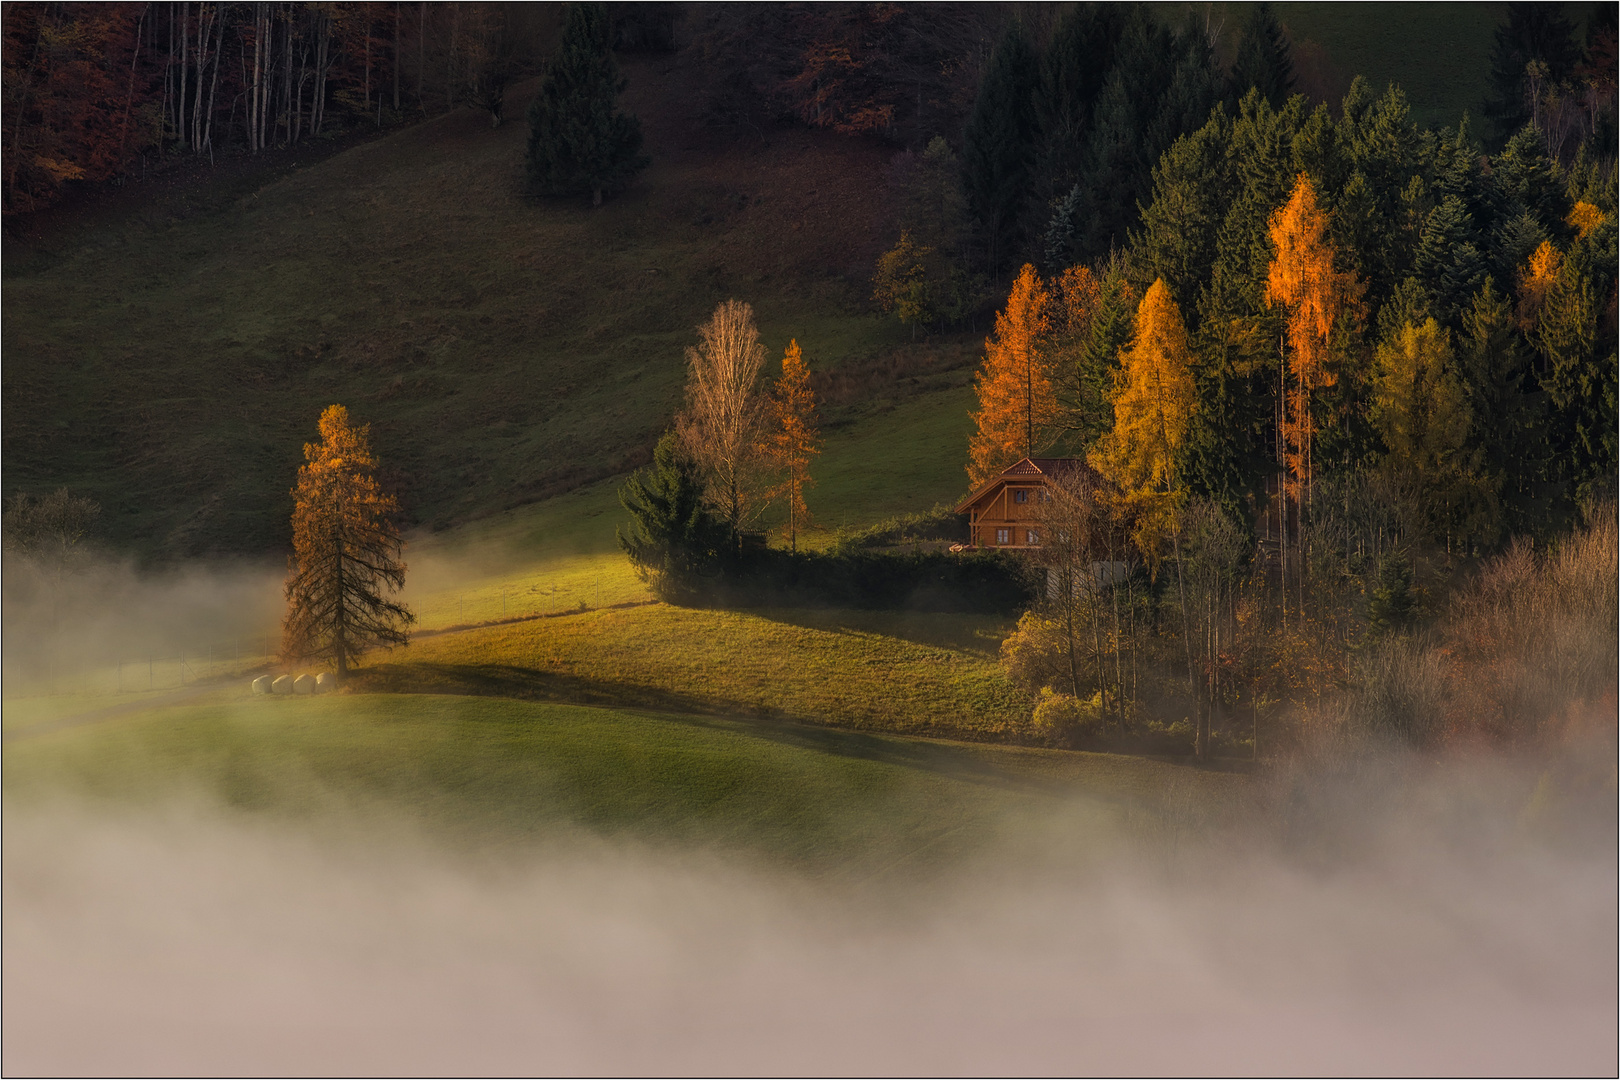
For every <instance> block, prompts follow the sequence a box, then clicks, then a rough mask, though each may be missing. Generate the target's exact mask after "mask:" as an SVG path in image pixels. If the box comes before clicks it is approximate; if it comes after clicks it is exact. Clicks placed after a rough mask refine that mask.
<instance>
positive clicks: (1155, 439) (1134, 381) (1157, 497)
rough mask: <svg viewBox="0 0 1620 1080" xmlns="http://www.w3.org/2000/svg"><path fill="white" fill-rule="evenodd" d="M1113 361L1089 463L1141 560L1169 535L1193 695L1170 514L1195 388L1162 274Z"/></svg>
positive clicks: (1178, 497) (1201, 748)
mask: <svg viewBox="0 0 1620 1080" xmlns="http://www.w3.org/2000/svg"><path fill="white" fill-rule="evenodd" d="M1119 359H1120V370H1119V377H1118V381H1117V383H1116V386H1115V389H1114V427H1113V430H1111V431H1109V432H1108V434H1107V435H1105V436H1103V438H1102V439H1101V440H1100V441H1099V442H1098V444H1097V446H1096V448H1095V449H1093V451H1092V453H1091V464H1092V466H1093V467H1094V468H1095V469H1097V471H1098V472H1100V473H1102V474H1103V476H1105V477H1107V478H1108V479H1109V480H1110V481H1111V482H1112V483H1113V485H1114V486H1115V488H1116V489H1117V490H1118V492H1119V502H1120V504H1121V505H1120V507H1119V509H1118V513H1119V515H1120V516H1121V517H1122V518H1128V519H1134V521H1135V526H1134V528H1133V529H1132V540H1133V541H1134V543H1135V544H1136V547H1137V550H1138V551H1140V552H1141V553H1142V555H1143V557H1144V558H1146V559H1147V560H1148V562H1149V564H1152V565H1156V564H1157V563H1158V562H1159V559H1160V558H1161V557H1162V552H1163V548H1164V540H1165V538H1166V537H1167V536H1169V537H1172V538H1174V540H1175V559H1176V582H1177V586H1178V588H1177V592H1178V593H1179V594H1180V598H1181V622H1182V639H1183V645H1184V646H1185V650H1186V654H1187V684H1188V690H1189V692H1190V693H1192V694H1193V695H1194V698H1195V699H1196V697H1197V691H1196V681H1195V678H1194V674H1193V660H1192V633H1191V624H1190V622H1189V612H1188V609H1187V595H1186V588H1185V585H1184V577H1183V574H1182V567H1181V536H1180V529H1179V516H1178V511H1179V510H1180V507H1181V503H1182V501H1183V499H1184V497H1185V489H1184V486H1183V484H1182V481H1181V476H1180V471H1179V469H1178V459H1179V458H1180V456H1181V448H1182V445H1183V444H1184V443H1185V442H1186V441H1187V432H1188V429H1189V428H1190V427H1191V426H1192V420H1193V414H1194V413H1195V412H1196V411H1197V408H1198V390H1197V386H1196V385H1195V383H1194V381H1193V375H1192V351H1191V349H1190V347H1189V345H1188V342H1187V327H1186V324H1185V323H1183V322H1182V319H1181V311H1180V309H1179V308H1177V307H1176V302H1175V300H1174V299H1173V298H1172V297H1171V296H1170V289H1169V287H1168V286H1167V285H1165V283H1164V279H1163V278H1159V279H1157V280H1155V281H1154V282H1153V284H1152V285H1151V286H1149V287H1148V291H1147V292H1146V293H1145V294H1144V295H1143V297H1142V303H1141V306H1139V307H1138V308H1137V309H1136V325H1135V327H1134V331H1133V333H1132V334H1131V341H1130V345H1129V346H1128V347H1127V348H1126V349H1125V351H1124V352H1122V353H1121V354H1120V358H1119ZM1206 731H1207V729H1206V725H1205V721H1204V719H1203V717H1202V716H1200V721H1199V728H1198V740H1197V750H1198V753H1199V755H1200V756H1202V755H1203V754H1204V753H1206V752H1207V749H1208V746H1207V738H1206Z"/></svg>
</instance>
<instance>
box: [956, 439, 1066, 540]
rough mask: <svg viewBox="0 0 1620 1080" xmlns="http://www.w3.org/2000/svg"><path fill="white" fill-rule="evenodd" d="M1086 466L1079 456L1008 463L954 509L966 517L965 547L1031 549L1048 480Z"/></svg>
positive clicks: (1035, 537) (1037, 538)
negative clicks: (999, 472)
mask: <svg viewBox="0 0 1620 1080" xmlns="http://www.w3.org/2000/svg"><path fill="white" fill-rule="evenodd" d="M1086 468H1089V466H1087V465H1086V464H1085V462H1083V461H1081V460H1080V459H1078V458H1024V459H1023V460H1022V461H1020V462H1017V463H1016V464H1014V465H1010V466H1008V467H1007V468H1006V469H1004V470H1003V471H1002V472H1001V475H999V476H997V477H995V478H994V479H992V480H991V481H989V482H988V483H986V484H985V485H984V486H982V487H980V488H979V490H978V491H975V492H974V493H973V494H972V495H969V496H968V497H967V499H966V500H965V501H964V502H963V503H962V505H961V506H958V507H957V508H956V512H957V513H958V514H966V515H967V516H968V535H969V537H970V539H969V541H968V546H970V547H978V548H1000V549H1003V550H1009V551H1033V550H1035V549H1038V548H1039V547H1040V546H1041V524H1040V510H1039V505H1040V501H1041V500H1042V499H1044V498H1045V497H1046V483H1047V480H1048V479H1049V478H1050V477H1052V476H1055V475H1057V474H1058V473H1060V472H1064V471H1067V470H1071V469H1086Z"/></svg>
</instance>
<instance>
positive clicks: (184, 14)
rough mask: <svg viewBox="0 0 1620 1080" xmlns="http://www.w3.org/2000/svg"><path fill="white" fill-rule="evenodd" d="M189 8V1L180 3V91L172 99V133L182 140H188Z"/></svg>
mask: <svg viewBox="0 0 1620 1080" xmlns="http://www.w3.org/2000/svg"><path fill="white" fill-rule="evenodd" d="M190 8H191V5H190V4H189V3H181V5H180V92H179V94H177V95H176V96H175V99H174V134H175V136H176V137H177V138H179V139H180V140H182V141H184V142H189V141H190V140H189V139H187V138H186V136H187V135H189V134H190V132H188V131H187V130H186V75H187V74H188V72H187V70H186V65H187V64H188V63H189V56H188V51H187V47H188V46H189V45H190V43H191V38H190V36H189V31H188V30H187V28H186V24H187V23H188V22H189V21H190V16H191V11H190Z"/></svg>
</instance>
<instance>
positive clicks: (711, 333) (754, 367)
mask: <svg viewBox="0 0 1620 1080" xmlns="http://www.w3.org/2000/svg"><path fill="white" fill-rule="evenodd" d="M698 335H699V337H700V338H701V340H700V341H699V342H698V344H697V345H696V346H695V347H692V348H688V349H687V350H686V363H687V380H686V408H685V410H684V411H683V412H682V413H681V414H680V415H679V416H677V417H676V418H675V430H676V433H677V434H678V435H679V437H680V442H681V448H682V450H683V452H684V453H685V454H686V456H687V457H688V458H689V459H690V460H691V461H692V462H693V463H695V464H696V465H697V466H698V468H699V470H700V471H701V472H702V473H703V477H704V480H705V482H706V484H707V487H708V495H709V501H710V502H711V504H713V506H714V507H715V509H716V510H717V511H718V512H719V514H720V515H721V517H723V518H724V519H725V521H726V525H727V526H728V527H729V528H730V529H731V534H732V543H733V544H734V545H735V544H736V543H737V542H738V536H739V534H740V533H741V531H742V528H743V526H744V525H746V524H747V523H748V521H749V520H750V519H751V518H752V517H753V515H754V514H755V513H757V512H758V510H759V504H760V496H761V492H760V481H761V479H762V468H761V466H762V464H763V463H762V462H761V461H760V456H759V454H758V452H757V451H758V447H759V432H760V422H761V419H762V417H761V412H762V409H761V402H760V394H759V373H760V369H761V368H763V367H764V366H765V346H763V345H761V344H760V342H759V329H758V328H757V327H756V326H755V325H754V309H753V308H752V307H750V306H749V305H748V304H745V303H742V302H741V301H738V300H727V301H725V302H724V303H722V304H721V305H720V306H719V307H717V308H715V309H714V315H713V317H712V318H710V319H709V321H708V322H706V323H704V324H703V325H702V326H700V327H698Z"/></svg>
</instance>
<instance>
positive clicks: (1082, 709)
mask: <svg viewBox="0 0 1620 1080" xmlns="http://www.w3.org/2000/svg"><path fill="white" fill-rule="evenodd" d="M1031 726H1032V727H1033V728H1034V730H1035V734H1036V735H1039V736H1040V737H1041V738H1043V739H1046V740H1047V741H1048V742H1053V743H1057V744H1059V745H1064V744H1068V743H1073V742H1074V741H1076V740H1078V739H1086V738H1092V737H1095V736H1097V735H1100V734H1101V733H1102V730H1103V718H1102V695H1101V694H1093V695H1092V696H1091V698H1089V699H1088V700H1084V701H1082V700H1080V699H1079V698H1075V697H1073V696H1071V695H1069V694H1060V693H1057V692H1056V691H1054V690H1053V689H1052V688H1051V687H1049V686H1048V687H1042V688H1041V696H1040V698H1039V700H1037V701H1036V702H1035V714H1034V716H1033V717H1032V718H1031Z"/></svg>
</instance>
